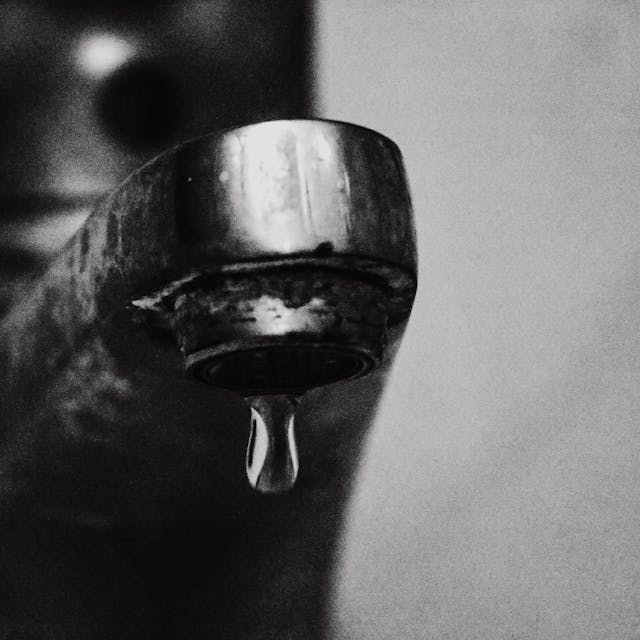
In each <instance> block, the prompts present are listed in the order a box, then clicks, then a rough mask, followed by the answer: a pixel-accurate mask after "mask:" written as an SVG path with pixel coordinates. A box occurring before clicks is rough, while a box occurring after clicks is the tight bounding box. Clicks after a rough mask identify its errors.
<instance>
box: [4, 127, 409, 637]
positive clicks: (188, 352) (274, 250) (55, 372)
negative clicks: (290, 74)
mask: <svg viewBox="0 0 640 640" xmlns="http://www.w3.org/2000/svg"><path fill="white" fill-rule="evenodd" d="M415 288H416V244H415V234H414V229H413V221H412V213H411V203H410V198H409V192H408V187H407V183H406V177H405V173H404V168H403V163H402V158H401V155H400V152H399V150H398V148H397V147H396V145H395V144H394V143H393V142H391V141H390V140H389V139H387V138H386V137H384V136H382V135H380V134H378V133H375V132H373V131H371V130H368V129H365V128H362V127H358V126H355V125H350V124H346V123H339V122H331V121H323V120H309V119H306V120H303V119H293V120H292V119H284V120H268V121H264V122H257V123H255V124H249V125H243V126H236V127H233V128H229V129H225V130H222V131H217V132H214V133H212V134H209V135H204V136H202V135H199V136H198V137H196V138H195V139H193V140H191V141H188V142H183V143H179V144H178V145H177V146H175V147H174V148H172V149H171V150H169V151H167V152H165V153H163V154H162V155H160V156H158V157H156V158H155V159H153V160H151V161H150V162H148V163H147V164H145V165H144V166H142V167H141V168H140V169H138V170H136V171H134V172H133V173H132V174H131V175H130V176H129V177H128V178H127V179H126V180H125V181H124V182H122V183H121V184H120V185H119V186H117V187H116V188H115V189H114V190H112V191H111V193H110V194H109V195H107V196H105V197H104V198H102V199H101V200H100V201H99V202H98V203H97V204H96V206H95V207H94V211H93V213H92V215H91V216H90V217H89V218H88V219H87V220H86V221H85V222H84V223H83V224H82V226H81V227H80V228H79V229H78V231H77V232H76V233H75V235H74V236H73V237H72V238H71V240H70V241H69V242H68V243H67V244H66V245H65V246H64V248H63V249H62V250H61V251H60V252H59V254H58V255H57V257H56V258H55V259H54V260H53V261H52V263H51V264H50V265H49V267H48V268H47V270H46V271H45V272H44V273H43V274H42V275H41V276H40V277H39V278H38V280H37V281H35V282H34V284H33V286H31V287H30V289H29V291H28V292H27V293H26V294H25V295H22V296H21V297H20V298H19V299H18V300H17V301H16V302H15V303H14V304H13V305H12V307H11V308H10V309H9V311H8V312H7V313H6V315H4V317H2V318H1V319H0V361H2V362H3V367H2V369H1V370H0V389H1V391H0V407H1V415H2V420H1V422H2V426H3V432H2V446H1V447H0V506H1V507H2V510H1V513H2V525H1V526H0V538H1V539H2V540H3V543H4V544H3V546H5V548H7V549H8V553H7V554H6V557H5V559H4V560H3V565H2V570H3V571H2V573H3V575H5V576H7V578H6V579H7V583H8V584H10V585H12V586H11V588H12V589H13V591H12V597H11V598H9V599H8V600H7V601H6V602H5V605H4V606H5V609H6V610H5V611H4V612H3V616H4V618H3V619H5V620H6V622H3V623H2V624H3V625H4V628H3V629H2V631H3V632H4V633H6V635H11V634H13V635H14V636H16V637H20V636H21V637H25V638H40V637H45V636H46V634H47V633H55V632H59V633H60V634H65V637H69V638H84V637H92V638H102V637H104V638H108V637H114V636H117V637H121V638H129V637H131V638H144V637H154V638H158V637H169V636H172V637H173V636H175V635H181V636H182V637H189V638H200V637H202V638H205V637H238V638H240V637H242V638H247V639H252V638H276V637H277V638H282V637H292V638H294V637H295V638H298V637H300V638H302V637H304V638H321V637H325V636H328V634H329V631H328V630H327V627H328V625H329V616H330V612H329V610H330V599H331V589H332V584H331V575H332V573H333V571H334V566H335V563H336V561H337V558H338V556H337V554H338V550H339V543H338V541H339V536H340V532H341V529H342V522H343V519H344V515H345V508H346V505H347V504H348V500H349V495H350V492H351V490H352V486H353V479H354V477H355V474H356V472H357V462H358V460H359V458H360V456H361V453H362V450H363V445H364V443H365V441H366V435H367V431H368V429H369V426H370V424H371V420H372V417H373V414H374V412H375V407H376V403H377V401H378V399H379V397H380V395H381V393H382V391H383V388H384V382H385V378H386V376H387V373H388V371H389V368H390V367H391V365H392V362H393V356H394V353H395V351H396V349H397V347H398V345H399V341H400V339H401V337H402V333H403V330H404V327H405V325H406V322H407V320H408V317H409V313H410V310H411V305H412V301H413V297H414V294H415ZM294 422H295V425H294ZM247 440H248V444H247ZM21 576H29V580H28V581H27V583H25V581H24V579H21ZM25 585H26V586H25ZM53 593H64V594H65V598H64V600H65V602H58V603H57V604H55V606H54V605H52V604H51V603H52V594H53ZM67 601H68V604H67ZM125 602H126V603H129V604H132V605H133V608H134V609H135V612H131V611H130V610H129V608H128V605H127V606H125V604H123V603H125ZM16 603H25V604H16ZM24 607H27V608H28V610H29V611H30V614H29V615H28V616H27V615H25V613H24V611H23V609H24ZM25 610H26V609H25ZM56 630H57V631H56Z"/></svg>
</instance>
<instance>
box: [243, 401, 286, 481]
mask: <svg viewBox="0 0 640 640" xmlns="http://www.w3.org/2000/svg"><path fill="white" fill-rule="evenodd" d="M246 400H247V402H248V403H249V405H250V407H251V433H250V435H249V445H248V447H247V478H248V479H249V482H250V484H251V486H252V487H253V488H254V489H256V490H257V491H260V492H261V493H282V492H284V491H288V490H289V489H291V487H293V485H294V483H295V481H296V477H297V475H298V450H297V447H296V440H295V433H294V414H295V410H296V407H297V405H298V402H297V400H296V399H295V398H293V397H291V396H286V395H267V396H251V397H249V398H247V399H246Z"/></svg>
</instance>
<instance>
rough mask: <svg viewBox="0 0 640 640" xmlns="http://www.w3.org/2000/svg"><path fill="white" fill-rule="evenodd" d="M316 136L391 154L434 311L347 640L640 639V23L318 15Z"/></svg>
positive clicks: (344, 12)
mask: <svg viewBox="0 0 640 640" xmlns="http://www.w3.org/2000/svg"><path fill="white" fill-rule="evenodd" d="M318 5H319V7H318V18H319V24H318V33H319V36H318V38H319V40H318V63H319V73H320V76H319V86H320V89H319V94H320V98H321V100H322V105H323V106H322V110H321V113H322V115H324V116H326V117H331V118H336V119H344V120H350V121H355V122H358V123H360V124H364V125H367V126H370V127H372V128H374V129H377V130H379V131H381V132H383V133H386V134H387V135H389V136H390V137H391V138H393V139H394V140H396V141H397V142H398V144H399V145H400V147H401V148H402V150H403V152H404V155H405V159H406V163H407V166H408V171H409V177H410V181H411V185H412V190H413V197H414V204H415V210H416V218H417V224H418V233H419V243H420V255H421V268H420V276H421V282H420V293H419V296H418V299H417V302H416V307H415V311H414V315H413V320H412V324H411V326H410V328H409V330H408V333H407V335H406V338H405V342H404V346H403V349H402V351H401V354H400V356H399V359H398V361H397V364H396V370H395V375H394V377H393V379H392V381H391V383H390V384H389V386H388V390H387V393H386V397H385V399H384V402H383V404H382V408H381V411H380V413H379V416H378V419H377V422H376V426H375V430H374V432H373V435H372V437H371V439H370V446H369V448H368V452H367V456H366V459H365V461H364V465H363V469H362V472H361V476H360V482H359V486H358V491H357V497H356V501H355V506H354V509H353V512H352V514H351V519H350V523H349V527H348V531H347V534H346V537H345V541H344V551H343V558H342V564H341V567H342V568H341V571H340V574H339V576H338V597H337V601H336V602H337V614H336V637H338V638H345V639H346V638H349V639H358V638H362V639H364V638H367V639H371V640H376V639H378V638H380V639H382V638H385V639H386V638H403V639H413V638H456V639H457V638H483V639H487V638H492V639H493V638H496V639H498V638H500V639H502V638H504V639H507V638H509V639H514V638H518V639H524V638H545V639H551V638H563V639H570V638H576V639H580V640H587V639H590V638H603V639H604V638H606V639H609V638H628V639H631V638H639V637H640V590H639V589H638V581H639V579H640V420H639V413H640V394H639V392H638V389H639V386H640V385H639V383H640V339H639V328H640V275H639V274H640V251H639V248H640V242H639V238H640V234H639V232H640V215H639V209H640V207H639V204H640V181H639V179H638V178H639V168H640V153H639V151H640V142H639V128H640V82H639V81H640V5H638V4H637V3H635V2H595V1H587V0H580V1H579V0H573V1H569V2H559V1H555V2H544V1H540V2H532V1H525V2H511V1H500V0H487V1H484V2H425V1H418V0H405V1H403V2H383V1H382V0H374V1H372V0H349V2H344V1H342V0H323V1H322V2H319V3H318Z"/></svg>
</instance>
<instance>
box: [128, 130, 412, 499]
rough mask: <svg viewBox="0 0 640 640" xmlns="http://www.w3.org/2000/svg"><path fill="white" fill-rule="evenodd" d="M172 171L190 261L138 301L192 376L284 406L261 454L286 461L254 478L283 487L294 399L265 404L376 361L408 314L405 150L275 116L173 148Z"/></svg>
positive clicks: (380, 139) (261, 409) (361, 133)
mask: <svg viewBox="0 0 640 640" xmlns="http://www.w3.org/2000/svg"><path fill="white" fill-rule="evenodd" d="M174 180H175V184H174V185H173V187H174V193H175V196H176V203H177V215H178V217H177V225H178V229H177V235H178V239H179V241H180V242H183V243H185V245H187V246H189V248H190V252H191V253H190V255H189V257H188V259H189V262H190V263H191V264H192V265H198V268H196V269H193V270H192V272H191V273H189V274H188V275H186V276H185V277H183V278H181V279H180V280H178V281H175V282H174V283H172V284H171V285H170V286H169V287H166V286H165V287H164V288H163V289H162V290H160V291H156V292H154V293H152V294H151V295H149V296H146V297H144V298H141V299H138V300H136V301H135V303H134V304H136V305H137V306H140V307H143V308H145V309H146V310H147V311H148V310H152V311H153V310H154V309H155V310H156V311H161V312H162V313H163V314H164V316H165V317H168V318H169V319H170V320H169V323H170V325H171V328H172V330H173V331H174V333H175V336H176V338H177V341H178V344H179V347H180V349H181V351H182V353H183V355H184V362H185V368H186V371H187V372H188V373H189V374H190V375H192V376H195V377H196V378H198V379H199V380H201V381H203V382H205V383H208V384H211V385H214V386H217V387H223V388H227V389H231V390H233V391H235V392H236V393H238V394H239V395H242V396H244V397H245V398H248V399H249V402H250V404H251V405H252V407H253V409H254V412H257V414H259V415H261V416H263V417H265V416H267V415H268V416H279V418H278V420H279V421H280V423H281V424H280V427H278V426H274V425H269V424H268V420H267V421H266V422H265V429H266V433H267V435H266V436H265V437H264V438H263V440H264V441H265V442H267V443H271V444H269V446H267V445H265V447H263V448H264V450H265V451H266V453H265V456H266V457H267V458H268V456H269V451H270V448H269V447H270V446H271V448H273V446H275V445H273V443H274V442H280V443H281V446H282V447H283V451H285V453H281V455H280V454H279V456H276V458H278V459H279V460H280V462H281V467H282V468H281V470H280V471H281V473H280V475H278V473H276V472H275V471H273V469H272V471H270V472H269V474H267V475H268V476H269V478H270V480H269V481H268V482H266V481H265V483H264V485H263V487H262V490H265V491H271V490H278V491H280V490H282V489H283V488H288V486H290V484H292V482H293V479H295V478H292V477H291V473H293V470H294V469H295V470H296V472H297V462H296V461H295V460H294V458H295V456H293V454H292V452H291V443H292V442H293V435H292V431H291V433H289V430H290V429H292V424H293V422H292V421H293V417H292V416H293V409H291V411H290V412H289V413H287V412H286V411H283V410H281V409H278V410H275V409H273V407H272V406H270V405H269V406H267V405H268V403H269V402H270V403H271V405H274V406H275V405H276V404H278V406H279V407H280V406H281V405H282V402H281V401H280V400H277V398H278V397H283V396H286V397H289V398H291V397H299V396H302V395H303V394H304V393H306V392H307V391H308V390H310V389H313V388H315V387H319V386H323V385H326V384H330V383H335V382H339V381H343V380H350V379H353V378H357V377H360V376H363V375H366V374H367V373H369V372H371V371H372V370H374V369H375V368H376V367H378V366H379V365H380V363H381V362H382V360H383V357H384V352H385V346H386V343H387V339H388V338H387V332H388V329H389V328H390V327H392V326H393V325H396V324H400V323H402V322H403V321H404V320H406V318H407V317H408V314H409V312H410V309H411V305H412V302H413V297H414V294H415V288H416V246H415V233H414V228H413V219H412V212H411V203H410V198H409V192H408V187H407V183H406V177H405V172H404V169H403V164H402V158H401V156H400V152H399V150H398V148H397V147H396V145H395V144H394V143H393V142H391V141H390V140H389V139H387V138H385V137H384V136H381V135H380V134H377V133H375V132H373V131H371V130H368V129H364V128H362V127H357V126H354V125H348V124H345V123H337V122H329V121H313V120H293V121H273V122H265V123H260V124H256V125H250V126H247V127H241V128H239V129H232V130H229V131H226V132H223V133H221V134H215V135H213V136H210V137H207V138H203V139H199V140H196V141H194V142H192V143H189V144H187V145H186V146H184V147H182V148H180V149H179V150H178V151H177V152H176V154H175V172H174ZM212 257H213V259H212ZM269 397H270V398H272V400H270V401H268V402H267V401H266V400H265V398H269ZM256 399H258V400H256ZM265 403H267V404H265ZM265 407H266V409H265ZM289 414H290V415H289ZM265 419H266V418H265ZM258 422H259V421H258ZM256 424H257V423H256V421H255V420H254V428H257V427H256ZM278 429H280V432H281V433H280V436H277V435H276V432H277V430H278ZM252 441H255V438H252ZM272 445H273V446H272ZM276 449H277V447H276ZM286 451H289V453H286ZM274 455H275V453H274ZM251 459H252V460H253V459H254V456H253V455H252V456H251ZM248 460H249V458H248ZM287 470H288V471H287ZM287 474H289V475H287ZM248 476H249V477H250V479H251V478H252V477H254V476H255V477H256V478H259V477H260V474H259V473H256V472H255V470H253V471H251V472H250V470H249V468H248ZM274 478H276V479H275V480H274ZM257 486H258V488H261V487H260V484H259V482H258V485H257ZM274 487H275V488H274Z"/></svg>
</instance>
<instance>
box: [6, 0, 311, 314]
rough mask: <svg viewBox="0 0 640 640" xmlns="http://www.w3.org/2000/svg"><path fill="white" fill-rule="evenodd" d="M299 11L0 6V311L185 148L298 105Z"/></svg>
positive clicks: (160, 5)
mask: <svg viewBox="0 0 640 640" xmlns="http://www.w3.org/2000/svg"><path fill="white" fill-rule="evenodd" d="M309 32H310V3H309V2H306V1H302V2H294V1H292V0H289V1H282V0H281V1H278V0H272V1H270V2H254V1H250V0H241V1H237V0H211V1H194V0H191V1H185V2H171V3H169V2H150V1H148V2H141V1H138V2H133V3H132V2H126V3H125V2H110V3H89V4H87V3H81V2H48V3H43V2H35V1H30V0H23V1H13V2H11V1H9V2H7V1H5V2H1V1H0V92H1V95H2V100H1V101H0V148H1V153H0V255H1V256H2V258H1V259H0V313H2V311H4V310H6V308H7V307H8V306H9V305H10V304H11V303H12V302H13V301H14V300H15V299H16V298H17V297H19V296H20V294H21V293H23V292H24V291H25V289H28V288H29V283H30V281H31V278H32V277H33V276H34V275H36V274H37V273H39V272H40V271H41V269H42V267H43V265H46V264H47V261H48V258H49V257H50V256H51V255H53V254H54V253H55V252H56V251H57V250H58V249H59V248H60V247H61V246H62V245H63V244H64V242H65V241H66V240H67V239H68V238H69V237H70V235H71V234H72V233H73V232H74V231H75V230H76V229H77V228H78V227H79V226H80V225H81V224H82V222H83V221H84V219H85V218H86V216H87V214H88V213H89V211H90V210H91V208H92V207H93V205H94V204H95V202H96V201H97V200H98V199H99V198H100V197H101V196H102V195H104V194H105V193H106V192H108V191H109V190H111V189H112V188H113V187H114V186H115V185H116V184H117V183H118V182H119V181H120V180H122V179H123V178H124V177H125V176H126V175H128V174H129V173H130V172H131V171H132V170H134V169H135V168H136V167H138V166H140V165H141V164H143V163H144V162H145V161H146V160H148V159H150V158H151V157H153V156H155V155H156V154H157V153H158V152H160V151H161V150H163V149H164V148H166V147H168V146H171V145H173V144H177V143H178V142H181V141H184V140H186V139H189V138H192V137H195V136H198V135H201V134H204V133H207V132H209V131H214V130H218V129H221V128H226V127H229V126H232V125H237V124H243V123H247V122H253V121H258V120H268V119H274V118H287V117H299V116H305V115H307V113H308V110H309V109H308V108H309V96H310V87H309V81H308V79H309V77H310V75H311V74H310V73H309V50H310V47H309V43H310V38H309Z"/></svg>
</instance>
